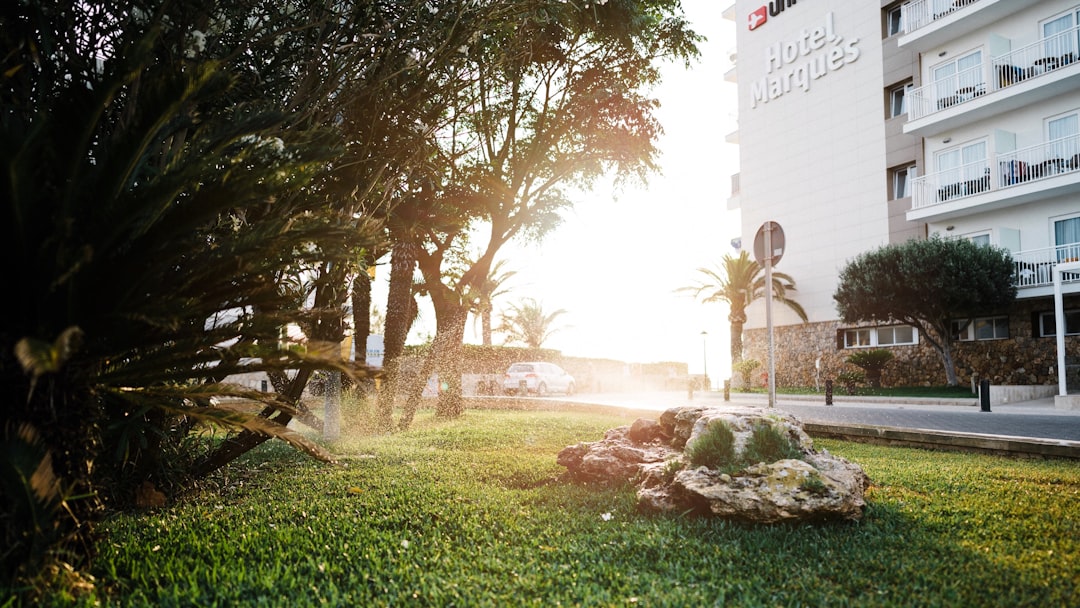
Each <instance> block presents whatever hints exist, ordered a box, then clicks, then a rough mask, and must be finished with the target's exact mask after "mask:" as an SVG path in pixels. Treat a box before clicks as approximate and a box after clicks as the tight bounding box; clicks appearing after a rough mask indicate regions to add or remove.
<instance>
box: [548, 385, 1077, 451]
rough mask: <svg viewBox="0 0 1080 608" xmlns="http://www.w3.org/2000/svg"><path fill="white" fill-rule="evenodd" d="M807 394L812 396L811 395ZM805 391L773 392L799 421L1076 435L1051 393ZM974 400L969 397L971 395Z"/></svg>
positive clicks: (653, 396)
mask: <svg viewBox="0 0 1080 608" xmlns="http://www.w3.org/2000/svg"><path fill="white" fill-rule="evenodd" d="M811 398H812V397H811ZM555 399H559V400H562V401H570V402H574V403H582V404H593V405H610V406H615V407H622V408H628V409H641V410H646V411H663V410H665V409H667V408H669V407H675V406H685V405H723V404H724V403H725V401H724V400H723V395H722V393H718V392H709V393H700V392H699V393H696V394H695V398H694V399H692V400H691V399H688V397H687V394H686V393H685V392H682V393H679V392H655V393H650V392H646V393H597V394H581V395H574V396H573V397H570V398H569V399H567V398H565V397H555ZM803 399H806V398H805V397H791V396H785V395H778V396H777V400H776V407H777V409H780V410H783V411H786V412H790V413H792V414H794V415H795V416H796V417H798V418H799V419H800V420H802V421H803V422H819V423H833V424H852V425H869V426H882V427H894V428H904V429H918V430H934V431H944V432H953V433H974V434H980V435H993V436H1000V437H1023V438H1034V439H1047V440H1062V441H1080V411H1077V410H1063V409H1056V408H1055V407H1054V402H1053V399H1052V398H1051V399H1040V400H1037V401H1026V402H1019V403H1013V404H1007V405H997V406H994V407H993V408H991V409H992V411H990V412H983V411H982V410H981V408H980V407H979V406H977V405H952V404H942V403H932V402H926V401H920V400H910V399H908V400H896V401H899V402H890V401H888V400H882V399H880V398H879V399H876V400H874V401H873V402H870V401H869V399H867V400H866V401H839V400H838V401H836V402H835V404H834V405H832V406H826V405H825V404H824V397H822V398H821V400H820V403H814V402H812V401H806V400H803ZM729 403H731V404H734V405H757V406H762V407H765V406H767V397H766V396H765V395H744V394H732V398H731V401H730V402H729ZM971 403H972V404H974V403H975V400H974V399H972V400H971Z"/></svg>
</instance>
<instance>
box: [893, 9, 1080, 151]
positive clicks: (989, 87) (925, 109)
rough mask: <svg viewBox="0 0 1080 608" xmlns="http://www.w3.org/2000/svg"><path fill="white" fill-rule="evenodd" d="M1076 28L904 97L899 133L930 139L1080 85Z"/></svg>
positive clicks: (1078, 35) (1077, 33)
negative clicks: (905, 119)
mask: <svg viewBox="0 0 1080 608" xmlns="http://www.w3.org/2000/svg"><path fill="white" fill-rule="evenodd" d="M1078 40H1080V28H1078V27H1074V28H1070V29H1068V30H1066V31H1063V32H1061V33H1058V34H1055V35H1053V36H1050V37H1047V38H1043V39H1041V40H1039V41H1038V42H1035V43H1033V44H1029V45H1027V46H1024V47H1021V48H1019V49H1016V50H1014V51H1012V52H1010V53H1007V54H1005V55H1001V56H998V57H994V58H993V59H991V60H990V62H988V63H987V62H982V63H980V64H979V65H977V66H973V67H971V68H969V69H966V70H963V71H961V72H957V73H956V74H952V75H950V76H949V77H948V78H943V79H941V80H938V81H935V82H932V83H930V84H928V85H925V86H922V87H919V88H917V89H914V90H912V91H911V92H910V93H909V94H908V98H907V108H908V122H906V123H905V124H904V133H906V134H908V135H918V136H921V137H929V136H931V135H934V134H936V133H941V132H944V131H946V130H948V129H951V128H955V127H958V126H962V125H965V124H970V123H972V122H974V121H976V120H981V119H983V118H987V117H989V116H993V115H996V114H1000V113H1003V112H1008V111H1011V110H1016V109H1019V108H1022V107H1023V106H1025V105H1028V104H1031V103H1034V102H1037V101H1041V100H1043V99H1048V98H1051V97H1055V96H1058V95H1061V94H1063V93H1066V92H1068V91H1071V90H1075V89H1076V88H1078V87H1080V53H1078V52H1077V43H1078Z"/></svg>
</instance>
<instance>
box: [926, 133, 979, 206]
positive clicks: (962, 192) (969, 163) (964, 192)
mask: <svg viewBox="0 0 1080 608" xmlns="http://www.w3.org/2000/svg"><path fill="white" fill-rule="evenodd" d="M934 163H935V165H936V166H937V178H938V192H937V196H938V198H937V200H938V201H947V200H949V199H952V198H957V197H960V196H971V195H972V194H977V193H979V192H984V191H986V190H989V189H990V166H989V165H988V164H987V162H986V142H985V141H977V142H973V143H969V144H965V145H962V146H956V147H954V148H950V149H948V150H943V151H941V152H938V153H937V154H936V155H935V156H934Z"/></svg>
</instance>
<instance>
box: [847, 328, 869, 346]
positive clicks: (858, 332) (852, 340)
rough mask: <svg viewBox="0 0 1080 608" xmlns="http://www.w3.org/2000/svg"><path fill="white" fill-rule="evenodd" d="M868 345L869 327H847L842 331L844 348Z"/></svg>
mask: <svg viewBox="0 0 1080 608" xmlns="http://www.w3.org/2000/svg"><path fill="white" fill-rule="evenodd" d="M870 345H871V344H870V330H869V329H849V330H846V331H845V332H844V348H856V347H859V346H870Z"/></svg>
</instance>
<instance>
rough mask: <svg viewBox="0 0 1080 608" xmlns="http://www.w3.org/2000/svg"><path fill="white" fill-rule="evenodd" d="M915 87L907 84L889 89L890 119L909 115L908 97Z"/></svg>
mask: <svg viewBox="0 0 1080 608" xmlns="http://www.w3.org/2000/svg"><path fill="white" fill-rule="evenodd" d="M913 86H914V85H912V84H911V83H910V82H906V83H904V84H901V85H897V86H895V87H893V88H891V89H889V118H896V117H897V116H903V115H904V114H907V97H908V95H909V94H910V93H911V89H912V87H913Z"/></svg>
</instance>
